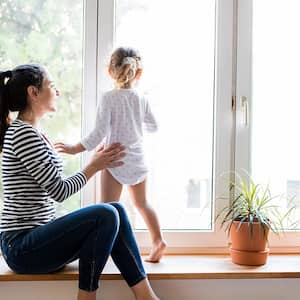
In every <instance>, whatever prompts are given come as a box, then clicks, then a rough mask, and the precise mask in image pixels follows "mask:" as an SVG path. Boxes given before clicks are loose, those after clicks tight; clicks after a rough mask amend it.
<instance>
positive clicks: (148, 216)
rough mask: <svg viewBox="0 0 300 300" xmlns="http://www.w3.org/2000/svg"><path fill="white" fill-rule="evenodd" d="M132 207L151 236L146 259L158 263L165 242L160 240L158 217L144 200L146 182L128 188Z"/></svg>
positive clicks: (145, 199)
mask: <svg viewBox="0 0 300 300" xmlns="http://www.w3.org/2000/svg"><path fill="white" fill-rule="evenodd" d="M128 189H129V193H130V196H131V199H132V200H133V204H134V206H135V207H136V208H137V210H138V211H139V213H140V214H141V215H142V217H143V219H144V221H145V223H146V225H147V227H148V229H149V232H150V235H151V239H152V249H151V252H150V254H149V256H148V258H147V259H146V261H148V262H159V260H160V259H161V257H162V256H163V252H164V250H165V248H166V242H165V241H164V240H163V238H162V234H161V231H160V226H159V221H158V217H157V215H156V213H155V211H154V210H153V208H152V207H151V206H150V205H149V203H148V202H147V198H146V180H145V181H143V182H141V183H139V184H136V185H131V186H129V187H128Z"/></svg>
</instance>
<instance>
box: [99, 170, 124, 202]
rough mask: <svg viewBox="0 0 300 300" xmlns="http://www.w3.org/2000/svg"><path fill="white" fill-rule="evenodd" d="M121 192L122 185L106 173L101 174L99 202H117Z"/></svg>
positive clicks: (104, 171)
mask: <svg viewBox="0 0 300 300" xmlns="http://www.w3.org/2000/svg"><path fill="white" fill-rule="evenodd" d="M121 192H122V184H120V183H119V182H118V181H117V180H116V179H114V178H113V176H112V175H111V174H110V173H109V172H108V171H107V170H103V171H102V172H101V202H113V201H119V200H120V196H121Z"/></svg>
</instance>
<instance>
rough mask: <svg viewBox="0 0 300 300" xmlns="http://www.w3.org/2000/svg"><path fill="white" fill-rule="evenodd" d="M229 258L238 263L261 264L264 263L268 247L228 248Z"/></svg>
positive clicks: (247, 264) (267, 254) (268, 250)
mask: <svg viewBox="0 0 300 300" xmlns="http://www.w3.org/2000/svg"><path fill="white" fill-rule="evenodd" d="M229 251H230V255H231V260H232V262H233V263H235V264H238V265H246V266H262V265H264V264H266V262H267V259H268V256H269V252H270V249H269V248H267V249H266V250H264V251H239V250H235V249H232V248H230V249H229Z"/></svg>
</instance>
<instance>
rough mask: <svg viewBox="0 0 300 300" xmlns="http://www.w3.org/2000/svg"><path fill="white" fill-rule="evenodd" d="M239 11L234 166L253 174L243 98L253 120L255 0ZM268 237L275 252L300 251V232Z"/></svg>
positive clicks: (249, 137)
mask: <svg viewBox="0 0 300 300" xmlns="http://www.w3.org/2000/svg"><path fill="white" fill-rule="evenodd" d="M235 1H237V0H235ZM236 5H237V4H236ZM270 9H271V8H270ZM237 11H238V20H237V28H238V30H237V69H236V99H237V101H236V145H235V169H236V170H237V171H238V172H241V171H242V170H248V172H249V173H250V174H251V153H250V147H251V123H250V124H248V125H247V124H245V117H246V116H245V113H246V112H245V107H244V106H243V103H242V101H243V99H245V98H243V97H246V98H247V100H248V113H249V116H248V120H249V122H254V120H252V118H251V100H252V99H251V96H252V95H251V91H252V68H251V67H252V15H253V0H245V1H238V7H237ZM266 13H267V12H266ZM269 241H270V247H271V251H272V252H273V253H299V252H300V233H299V232H286V233H285V234H284V235H282V236H280V238H278V237H277V236H276V235H274V234H272V233H271V234H270V239H269Z"/></svg>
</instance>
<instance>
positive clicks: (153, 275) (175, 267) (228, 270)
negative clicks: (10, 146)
mask: <svg viewBox="0 0 300 300" xmlns="http://www.w3.org/2000/svg"><path fill="white" fill-rule="evenodd" d="M299 261H300V255H296V254H289V255H270V256H269V258H268V262H267V264H266V265H264V266H259V267H251V266H240V265H236V264H233V263H232V262H231V259H230V257H229V256H228V255H166V256H164V257H163V259H162V261H161V262H160V263H158V264H151V263H145V268H146V271H147V273H148V277H149V279H258V278H300V271H299ZM77 265H78V262H74V263H71V264H69V265H68V266H67V267H66V268H65V269H64V270H62V271H60V272H57V273H53V274H41V275H40V274H39V275H24V274H15V273H14V272H12V271H11V270H10V269H9V268H8V266H7V265H6V263H5V261H4V259H3V257H2V256H0V281H53V280H54V281H56V280H78V267H77ZM101 279H102V280H120V279H122V278H121V276H120V274H119V272H118V270H117V268H116V267H115V265H114V264H113V262H112V261H111V260H109V261H108V263H107V265H106V266H105V269H104V271H103V274H102V277H101Z"/></svg>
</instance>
